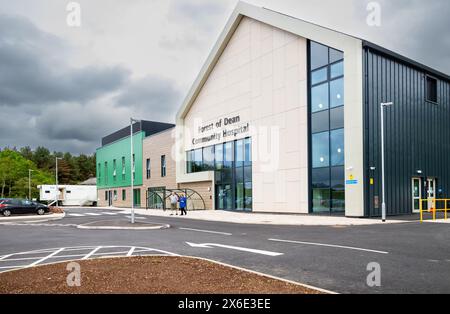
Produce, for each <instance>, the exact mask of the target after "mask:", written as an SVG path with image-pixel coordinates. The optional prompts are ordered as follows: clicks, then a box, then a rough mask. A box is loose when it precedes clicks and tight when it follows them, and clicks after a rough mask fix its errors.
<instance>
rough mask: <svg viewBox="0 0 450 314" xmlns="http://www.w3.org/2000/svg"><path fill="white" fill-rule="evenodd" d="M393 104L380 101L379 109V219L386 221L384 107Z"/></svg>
mask: <svg viewBox="0 0 450 314" xmlns="http://www.w3.org/2000/svg"><path fill="white" fill-rule="evenodd" d="M392 105H394V103H393V102H386V103H383V102H382V103H381V105H380V111H381V117H380V118H381V194H382V198H383V200H382V203H381V219H382V220H383V222H386V198H385V190H384V187H385V185H384V108H385V107H389V106H392Z"/></svg>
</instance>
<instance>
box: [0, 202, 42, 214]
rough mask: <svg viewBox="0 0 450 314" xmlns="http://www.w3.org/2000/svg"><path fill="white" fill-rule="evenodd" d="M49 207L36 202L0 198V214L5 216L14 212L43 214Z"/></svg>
mask: <svg viewBox="0 0 450 314" xmlns="http://www.w3.org/2000/svg"><path fill="white" fill-rule="evenodd" d="M49 211H50V208H49V207H48V206H47V205H44V204H40V203H38V202H34V201H30V200H26V199H15V198H5V199H0V214H2V215H3V216H5V217H9V216H11V215H16V214H38V215H44V214H45V213H48V212H49Z"/></svg>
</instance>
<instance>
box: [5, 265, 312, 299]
mask: <svg viewBox="0 0 450 314" xmlns="http://www.w3.org/2000/svg"><path fill="white" fill-rule="evenodd" d="M78 263H79V264H80V266H81V286H80V287H69V286H68V285H67V283H66V278H67V275H68V274H69V271H67V270H66V267H67V262H64V263H59V264H52V265H43V266H38V267H33V268H26V269H22V270H17V271H11V272H5V273H1V274H0V294H11V293H13V294H24V293H31V294H35V293H43V294H55V293H56V294H80V293H89V294H91V293H157V294H198V293H205V294H216V293H220V294H228V293H231V294H233V293H235V294H247V293H248V294H252V293H258V294H272V293H287V294H317V293H319V292H318V291H315V290H311V289H309V288H306V287H303V286H301V285H296V284H293V283H289V282H285V281H281V280H276V279H272V278H270V277H266V276H260V275H257V274H254V273H251V272H246V271H241V270H238V269H235V268H231V267H227V266H224V265H220V264H217V263H213V262H209V261H205V260H200V259H195V258H187V257H168V256H146V257H128V258H107V259H93V260H83V261H78Z"/></svg>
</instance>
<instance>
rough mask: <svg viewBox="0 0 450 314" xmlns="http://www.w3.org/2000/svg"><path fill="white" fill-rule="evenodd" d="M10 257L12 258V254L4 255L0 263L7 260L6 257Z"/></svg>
mask: <svg viewBox="0 0 450 314" xmlns="http://www.w3.org/2000/svg"><path fill="white" fill-rule="evenodd" d="M11 256H12V254H8V255H4V256H2V257H0V261H2V260H4V259H7V258H8V257H11Z"/></svg>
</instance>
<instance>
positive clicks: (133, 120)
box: [130, 118, 140, 224]
mask: <svg viewBox="0 0 450 314" xmlns="http://www.w3.org/2000/svg"><path fill="white" fill-rule="evenodd" d="M135 122H140V120H136V119H133V118H130V163H131V223H132V224H134V173H135V172H134V166H135V162H134V158H133V156H134V147H133V123H135Z"/></svg>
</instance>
